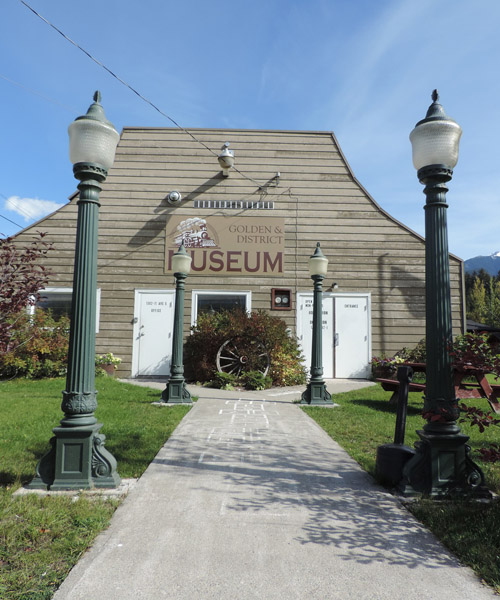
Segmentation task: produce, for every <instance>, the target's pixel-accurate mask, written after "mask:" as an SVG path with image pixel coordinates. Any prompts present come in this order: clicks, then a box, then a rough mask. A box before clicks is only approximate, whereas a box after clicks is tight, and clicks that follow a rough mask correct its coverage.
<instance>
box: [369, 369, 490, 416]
mask: <svg viewBox="0 0 500 600" xmlns="http://www.w3.org/2000/svg"><path fill="white" fill-rule="evenodd" d="M404 364H405V365H406V366H408V367H412V368H413V371H414V372H423V373H425V372H426V365H425V363H404ZM470 378H475V379H476V382H475V383H474V382H470V381H465V379H470ZM376 381H378V382H379V383H380V384H381V386H382V389H384V390H385V391H386V392H392V396H391V398H390V400H389V403H390V404H397V401H398V394H399V381H398V380H397V379H382V378H377V379H376ZM453 383H454V385H455V394H456V397H457V398H459V399H461V400H467V399H472V398H486V399H487V400H488V402H489V404H490V406H491V408H492V409H493V411H494V412H496V413H497V414H500V403H499V399H500V384H491V383H490V382H489V381H488V380H487V379H486V375H485V373H484V372H483V371H480V370H479V369H475V368H474V367H468V366H465V367H460V368H454V371H453ZM409 391H410V392H422V393H423V394H425V383H413V382H411V383H410V385H409Z"/></svg>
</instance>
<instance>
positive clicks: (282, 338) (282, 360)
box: [184, 309, 306, 385]
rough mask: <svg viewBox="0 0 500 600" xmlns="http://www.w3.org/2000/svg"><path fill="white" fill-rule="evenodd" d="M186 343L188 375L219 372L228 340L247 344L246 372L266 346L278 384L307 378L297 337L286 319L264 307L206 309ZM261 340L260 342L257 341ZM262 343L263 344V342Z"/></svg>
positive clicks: (206, 375) (204, 377)
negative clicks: (251, 309) (221, 353)
mask: <svg viewBox="0 0 500 600" xmlns="http://www.w3.org/2000/svg"><path fill="white" fill-rule="evenodd" d="M191 331H192V334H191V335H190V336H189V337H188V339H187V340H186V343H185V345H184V366H185V369H186V377H187V378H188V379H191V380H195V381H211V380H213V379H214V377H215V374H216V373H217V365H216V358H217V352H218V350H219V348H220V347H221V346H222V344H223V343H224V342H226V341H227V340H235V343H236V344H237V345H240V346H243V349H244V351H245V354H246V355H247V359H248V360H247V363H246V364H245V365H239V366H241V367H242V373H244V372H245V371H255V370H258V368H256V366H257V363H258V361H259V360H261V359H259V356H260V355H261V354H262V350H264V351H265V352H267V353H268V354H269V360H270V368H269V373H268V374H269V376H270V377H271V380H272V383H273V384H274V385H294V384H302V383H305V381H306V374H305V369H304V366H303V364H302V362H301V358H302V357H301V354H300V349H299V347H298V343H297V340H296V339H295V338H292V337H290V335H289V334H288V331H287V328H286V323H285V322H284V321H282V320H281V319H280V318H279V317H274V316H271V315H269V314H267V313H265V312H263V311H254V312H252V313H250V314H247V313H246V312H245V311H243V310H241V309H236V310H230V311H222V312H215V313H202V314H201V315H199V316H198V322H197V324H196V325H195V326H194V327H192V329H191ZM256 342H258V344H257V343H256ZM259 344H262V346H260V345H259Z"/></svg>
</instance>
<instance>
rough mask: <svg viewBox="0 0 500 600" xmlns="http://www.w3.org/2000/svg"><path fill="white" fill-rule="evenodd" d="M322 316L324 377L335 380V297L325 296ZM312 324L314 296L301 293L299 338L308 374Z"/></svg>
mask: <svg viewBox="0 0 500 600" xmlns="http://www.w3.org/2000/svg"><path fill="white" fill-rule="evenodd" d="M322 304H323V316H322V330H323V334H322V340H321V341H322V342H323V343H322V354H323V377H324V378H325V379H333V340H334V329H333V323H334V321H333V295H332V294H328V293H324V294H323V302H322ZM312 324H313V294H312V292H305V293H302V292H299V293H298V294H297V338H298V340H299V344H300V348H301V350H302V354H303V355H304V357H305V361H304V362H305V365H306V369H307V372H308V373H309V372H310V369H311V356H312Z"/></svg>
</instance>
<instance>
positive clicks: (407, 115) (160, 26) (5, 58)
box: [0, 0, 500, 258]
mask: <svg viewBox="0 0 500 600" xmlns="http://www.w3.org/2000/svg"><path fill="white" fill-rule="evenodd" d="M26 2H27V3H28V4H29V5H30V6H32V8H33V9H35V10H36V11H37V12H39V13H40V14H42V15H43V16H44V17H45V18H46V19H47V20H49V21H50V22H52V23H53V24H54V25H55V26H57V27H58V28H59V29H61V30H62V31H63V32H64V33H65V34H66V35H67V36H69V37H70V38H72V39H73V40H74V41H76V42H77V43H78V44H80V45H81V46H83V47H84V48H85V49H86V50H87V51H88V52H90V53H91V54H92V55H93V56H95V57H96V58H98V59H99V60H100V61H102V62H103V63H104V64H105V65H106V66H107V67H108V68H109V69H111V70H112V71H113V72H114V73H116V74H117V75H118V76H119V77H121V78H122V79H124V80H125V81H127V82H128V83H129V84H130V85H132V86H133V87H134V88H135V89H137V90H138V91H139V92H140V93H141V94H142V95H143V96H145V97H146V98H148V99H149V100H150V101H151V102H153V103H154V104H156V105H157V106H158V107H159V108H160V109H161V110H162V111H163V112H164V113H166V114H168V115H169V116H171V117H172V118H173V119H175V120H176V121H177V122H178V123H179V124H181V125H182V126H183V127H186V128H189V127H220V128H224V127H229V128H250V129H286V130H290V129H297V130H321V131H333V132H334V133H335V135H336V136H337V139H338V140H339V143H340V145H341V148H342V150H343V151H344V153H345V156H346V158H347V160H348V162H349V164H350V165H351V167H352V169H353V171H354V174H355V176H356V177H357V179H358V180H359V181H360V182H361V184H362V185H363V186H364V187H365V188H366V189H367V190H368V192H369V193H370V194H371V195H372V196H373V198H374V199H375V200H376V201H377V202H378V203H379V204H380V205H381V206H382V207H383V208H384V209H385V210H387V211H388V212H389V213H390V214H391V215H393V216H394V217H395V218H397V219H398V220H399V221H401V222H403V223H404V224H405V225H408V226H409V227H411V228H412V229H413V230H415V231H417V232H419V233H421V234H423V233H424V211H423V204H424V202H425V197H424V195H423V193H422V189H423V188H422V186H421V185H420V184H419V183H418V181H417V178H416V172H415V170H414V168H413V165H412V162H411V146H410V142H409V140H408V135H409V133H410V131H411V130H412V129H413V127H414V125H415V123H416V122H417V121H418V120H420V119H421V118H423V117H424V116H425V112H426V110H427V108H428V106H429V104H430V102H431V98H430V94H431V91H432V90H433V89H434V88H438V89H439V92H440V97H441V102H442V104H443V106H444V108H445V110H446V111H447V113H448V114H449V115H450V116H451V117H453V118H454V119H455V120H456V121H457V122H458V123H459V124H460V125H461V126H462V128H463V131H464V133H463V136H462V141H461V145H460V158H459V162H458V164H457V166H456V168H455V173H454V177H453V180H452V181H451V182H450V186H449V187H450V191H449V193H448V202H449V210H448V224H449V244H450V250H451V251H452V252H453V253H455V254H457V255H458V256H460V257H462V258H470V257H472V256H476V255H481V254H482V255H489V254H492V253H494V252H497V251H499V250H500V235H499V229H500V227H499V225H500V210H499V208H500V77H499V64H500V34H499V24H500V2H499V1H498V0H475V1H474V2H473V1H472V0H376V1H374V0H253V1H252V2H246V1H245V2H244V1H242V0H233V2H230V3H224V2H222V3H221V2H208V1H207V0H184V1H183V2H182V3H180V2H178V1H175V2H174V1H171V0H142V1H141V2H137V0H87V1H86V2H85V3H81V2H74V1H71V0H70V1H68V0H26ZM0 19H1V22H2V23H3V26H4V27H3V31H2V35H1V36H0V90H1V98H2V111H1V114H0V125H1V138H0V139H1V141H2V146H3V148H2V167H1V171H0V172H1V177H0V215H2V218H0V232H2V233H3V234H4V235H10V234H13V233H15V232H16V231H18V230H19V229H20V228H21V227H26V226H27V225H29V224H30V223H32V222H34V220H36V219H38V218H40V217H41V216H43V214H44V212H45V213H47V212H51V211H52V210H54V208H56V207H57V206H58V205H61V204H64V203H65V202H66V201H67V198H68V196H69V195H71V194H72V192H74V191H75V189H76V182H75V180H74V179H73V175H72V170H71V164H70V162H69V158H68V138H67V127H68V125H69V123H70V122H71V121H72V120H73V119H74V118H75V117H77V116H79V115H81V114H84V113H85V112H86V110H87V108H88V106H89V104H90V103H91V100H92V94H93V92H94V90H96V89H99V90H101V92H102V97H103V100H102V102H103V105H104V108H105V110H106V115H107V117H108V118H109V119H110V120H111V121H112V122H113V123H114V125H115V127H116V128H117V129H118V130H119V131H120V130H121V128H122V127H124V126H156V127H163V126H165V127H170V126H172V123H171V122H170V121H168V120H167V119H166V118H164V117H163V116H162V115H161V114H159V113H158V112H156V111H155V110H154V109H152V108H151V107H150V106H149V105H148V104H146V103H145V102H144V101H142V100H141V99H140V98H138V97H137V96H136V95H135V94H134V93H133V92H131V91H130V90H129V89H127V88H126V87H124V86H123V85H122V84H121V83H119V82H118V81H117V80H116V79H114V78H113V77H112V76H110V75H109V74H108V73H107V72H106V71H104V70H103V69H102V67H100V66H98V65H97V64H95V63H94V62H92V61H91V60H90V59H89V58H88V57H87V56H85V55H84V54H83V53H82V52H81V51H80V50H78V49H77V48H75V47H74V46H72V45H71V44H69V43H68V42H67V41H66V40H65V39H64V38H63V37H62V36H61V35H60V34H59V33H57V32H56V31H54V30H53V29H52V28H51V27H49V26H48V25H47V24H46V23H44V22H43V21H41V20H40V19H39V18H38V17H37V16H36V15H34V14H33V13H32V12H31V11H30V10H28V9H27V8H26V7H25V6H24V5H23V4H22V3H21V2H20V1H19V0H3V2H2V3H1V6H0ZM6 218H7V219H10V220H11V221H14V222H15V223H16V224H17V225H14V224H12V223H10V222H9V221H8V220H6Z"/></svg>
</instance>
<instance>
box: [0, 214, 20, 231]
mask: <svg viewBox="0 0 500 600" xmlns="http://www.w3.org/2000/svg"><path fill="white" fill-rule="evenodd" d="M0 217H1V218H2V219H5V220H6V221H8V222H9V223H12V225H15V226H16V227H20V228H21V229H23V227H24V225H19V223H16V222H15V221H13V220H12V219H9V218H7V217H4V216H3V215H0Z"/></svg>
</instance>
